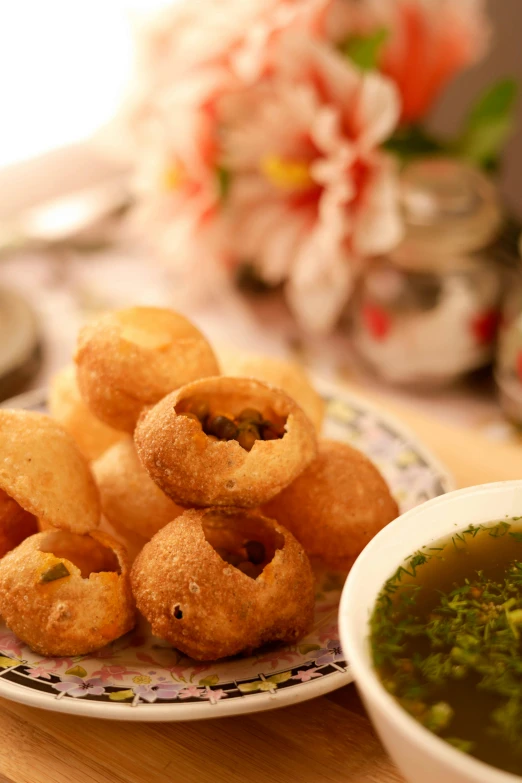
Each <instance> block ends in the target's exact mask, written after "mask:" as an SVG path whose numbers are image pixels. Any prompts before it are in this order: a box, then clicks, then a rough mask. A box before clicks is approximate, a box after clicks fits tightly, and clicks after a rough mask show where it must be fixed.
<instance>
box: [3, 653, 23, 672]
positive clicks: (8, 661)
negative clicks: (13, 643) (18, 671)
mask: <svg viewBox="0 0 522 783" xmlns="http://www.w3.org/2000/svg"><path fill="white" fill-rule="evenodd" d="M19 663H20V661H18V660H17V659H16V658H6V657H4V656H0V669H9V668H10V667H11V666H17V665H18V664H19Z"/></svg>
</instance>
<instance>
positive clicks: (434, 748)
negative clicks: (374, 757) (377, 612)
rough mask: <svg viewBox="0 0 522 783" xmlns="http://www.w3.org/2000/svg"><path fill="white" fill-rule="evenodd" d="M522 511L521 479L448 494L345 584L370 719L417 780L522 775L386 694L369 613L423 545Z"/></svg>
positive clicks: (488, 782) (348, 629) (344, 612)
mask: <svg viewBox="0 0 522 783" xmlns="http://www.w3.org/2000/svg"><path fill="white" fill-rule="evenodd" d="M506 516H509V517H513V516H522V481H502V482H498V483H496V484H483V485H481V486H478V487H470V488H468V489H461V490H458V491H456V492H450V493H448V494H447V495H441V496H440V497H438V498H435V499H434V500H430V501H428V502H427V503H424V504H423V505H422V506H418V507H417V508H414V509H412V510H411V511H408V512H407V513H406V514H403V515H402V516H401V517H399V518H398V519H396V520H395V522H392V523H391V524H390V525H388V526H387V527H385V528H384V529H383V530H381V532H380V533H379V534H378V535H377V536H376V537H375V538H374V539H373V540H372V541H371V542H370V543H369V544H368V546H367V547H366V549H365V550H364V551H363V552H362V554H361V555H360V556H359V558H358V560H357V561H356V563H355V565H354V566H353V568H352V570H351V572H350V575H349V577H348V579H347V582H346V584H345V586H344V591H343V595H342V598H341V604H340V609H339V625H340V632H341V642H342V646H343V649H344V652H345V653H346V657H347V659H348V661H349V662H350V664H351V667H352V670H353V674H354V676H355V681H356V684H357V687H358V689H359V692H360V694H361V697H362V699H363V701H364V703H365V706H366V709H367V710H368V712H369V714H370V717H371V719H372V721H373V723H374V725H375V728H376V729H377V732H378V733H379V735H380V737H381V739H382V741H383V743H384V744H385V746H386V748H387V750H388V752H389V754H390V756H391V757H392V758H393V760H394V761H395V763H396V764H397V766H398V767H399V768H400V769H401V771H402V773H403V774H404V776H405V777H406V778H407V780H408V781H410V783H515V781H518V783H520V781H521V780H522V778H520V777H518V776H516V775H511V774H508V773H506V772H500V771H499V770H497V769H495V768H493V767H490V766H489V765H487V764H484V763H483V762H481V761H477V760H476V759H474V758H472V757H471V756H468V755H466V754H465V753H462V752H461V751H459V750H456V749H455V748H452V747H451V745H448V744H447V743H446V742H444V741H443V740H441V739H439V738H438V737H437V736H436V735H434V734H432V733H431V732H429V731H428V730H427V729H425V728H424V727H423V726H421V725H420V723H418V722H417V721H416V720H414V719H413V718H411V717H410V716H409V715H408V713H407V712H405V711H404V710H403V709H402V707H400V706H399V704H398V703H397V702H396V701H395V700H394V699H393V698H392V697H391V696H390V695H389V694H388V693H387V691H386V690H385V689H384V688H383V686H382V685H381V683H380V681H379V679H378V677H377V675H376V673H375V671H374V669H373V666H372V662H371V656H370V646H369V640H368V636H369V622H368V621H369V617H370V614H371V612H372V610H373V607H374V604H375V601H376V598H377V596H378V594H379V592H380V590H381V588H382V587H383V585H384V582H385V581H386V579H388V578H389V577H390V576H391V575H392V574H393V573H394V571H395V570H396V569H397V567H398V566H399V565H400V564H401V563H402V562H403V561H404V560H405V559H406V558H407V557H409V556H410V555H411V554H413V553H414V552H415V551H416V550H417V549H420V548H421V547H423V546H425V545H426V544H429V543H430V542H433V541H435V540H437V539H440V538H443V537H444V536H447V535H449V534H450V533H451V534H452V533H454V532H456V531H457V530H459V529H463V528H465V527H467V526H468V525H469V524H471V523H473V524H480V523H482V522H490V521H492V520H499V519H504V518H505V517H506Z"/></svg>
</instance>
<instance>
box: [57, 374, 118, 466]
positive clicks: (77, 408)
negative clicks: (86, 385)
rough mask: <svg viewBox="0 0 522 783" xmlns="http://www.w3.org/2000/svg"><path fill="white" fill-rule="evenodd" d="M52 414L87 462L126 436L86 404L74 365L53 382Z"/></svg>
mask: <svg viewBox="0 0 522 783" xmlns="http://www.w3.org/2000/svg"><path fill="white" fill-rule="evenodd" d="M49 411H50V413H51V416H52V417H53V419H56V421H57V422H58V423H59V424H61V426H62V427H63V428H64V430H66V431H67V432H68V433H69V435H71V436H72V437H73V439H74V441H75V442H76V445H77V446H78V448H79V449H80V451H81V453H82V454H83V456H84V457H85V459H86V460H88V461H91V460H95V459H97V458H98V457H99V456H101V455H102V454H103V453H104V452H105V451H106V450H107V449H108V448H110V446H112V445H113V444H114V443H116V442H117V441H118V440H121V438H123V437H125V436H124V434H123V433H122V432H118V430H114V429H113V428H112V427H108V426H107V425H106V424H104V423H103V422H102V421H100V420H99V419H97V418H96V416H94V414H93V413H91V411H90V409H89V408H88V407H87V405H86V404H85V402H84V401H83V399H82V397H81V395H80V390H79V389H78V383H77V381H76V368H75V366H74V365H73V364H70V365H69V366H68V367H64V368H63V370H61V371H60V372H59V373H57V374H56V375H55V376H54V378H53V379H52V380H51V385H50V390H49Z"/></svg>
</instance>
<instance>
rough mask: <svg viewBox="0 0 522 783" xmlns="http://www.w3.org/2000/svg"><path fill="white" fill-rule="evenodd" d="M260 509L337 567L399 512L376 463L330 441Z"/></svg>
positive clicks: (312, 553) (345, 563) (346, 562)
mask: <svg viewBox="0 0 522 783" xmlns="http://www.w3.org/2000/svg"><path fill="white" fill-rule="evenodd" d="M263 511H264V512H265V513H266V514H268V515H269V516H271V517H273V518H274V519H277V520H278V521H279V522H280V523H281V524H283V525H285V526H286V527H288V529H289V530H291V531H292V533H293V534H294V536H295V537H296V538H297V540H298V541H300V543H301V544H302V545H303V547H304V549H305V551H306V552H307V553H308V554H309V555H310V556H315V557H320V558H321V559H322V560H323V561H324V562H326V563H327V564H328V565H330V566H331V567H332V568H340V569H346V568H349V567H350V566H351V565H352V563H353V561H354V559H355V558H356V557H357V556H358V555H359V553H360V552H361V551H362V550H363V549H364V547H365V546H366V544H367V543H368V541H370V539H371V538H373V536H375V535H376V534H377V533H378V532H379V530H380V529H381V528H383V527H384V526H385V525H387V524H388V523H389V522H391V521H392V520H393V519H395V518H396V517H397V515H398V513H399V511H398V507H397V503H396V502H395V500H394V499H393V498H392V496H391V494H390V491H389V489H388V486H387V484H386V482H385V480H384V479H383V477H382V476H381V474H380V473H379V471H378V470H377V468H376V467H375V465H374V464H373V463H372V462H370V460H369V459H368V458H367V457H365V456H364V454H362V453H361V452H360V451H357V450H356V449H353V448H352V447H351V446H348V445H347V444H346V443H338V442H337V441H331V440H323V441H320V442H319V454H318V456H317V458H316V459H315V460H314V461H313V462H312V464H311V465H310V466H309V467H308V468H307V469H306V470H305V471H304V473H302V474H301V475H300V476H299V477H298V478H297V479H296V480H295V481H294V482H293V483H292V484H290V486H289V487H287V488H286V489H284V490H283V492H281V494H280V495H278V496H277V497H275V498H273V500H271V501H270V502H269V503H267V504H265V505H264V507H263Z"/></svg>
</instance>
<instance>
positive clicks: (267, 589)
mask: <svg viewBox="0 0 522 783" xmlns="http://www.w3.org/2000/svg"><path fill="white" fill-rule="evenodd" d="M216 518H217V519H218V520H224V521H225V524H229V525H234V524H235V520H236V519H239V524H242V521H241V520H243V519H246V523H247V525H254V528H255V527H257V528H258V531H259V529H260V528H262V529H263V530H264V531H265V533H264V535H267V536H270V535H273V536H275V537H277V539H278V541H279V543H280V545H281V548H278V549H276V551H275V554H274V556H273V559H272V560H271V561H270V562H269V563H268V565H266V566H265V568H264V570H263V571H262V573H261V575H260V576H258V577H257V579H252V578H250V577H249V576H246V575H245V574H244V573H242V572H241V571H240V570H238V569H237V568H235V567H234V566H232V565H229V564H228V563H227V562H225V561H224V560H222V559H221V557H220V555H219V554H218V553H217V552H216V550H215V549H214V548H213V546H212V545H211V544H210V543H209V542H208V540H207V538H206V537H205V532H204V524H208V522H209V521H210V523H211V524H212V520H213V519H216ZM131 583H132V589H133V593H134V596H135V598H136V603H137V605H138V608H139V610H140V611H141V612H142V614H143V615H144V616H145V617H146V619H147V620H148V621H149V622H150V623H151V625H152V630H153V633H154V634H156V635H157V636H160V637H161V638H163V639H166V640H168V641H169V642H171V643H172V644H173V645H174V646H175V647H177V648H178V649H180V650H181V651H182V652H184V653H185V654H187V655H190V656H191V657H193V658H196V659H197V660H214V659H217V658H223V657H226V656H229V655H234V654H236V653H238V652H241V651H243V650H247V649H251V648H255V647H259V646H260V645H261V644H264V643H266V642H270V641H282V642H287V643H293V642H296V641H297V640H298V639H299V638H301V637H302V636H303V635H304V634H305V633H306V632H307V630H308V629H309V627H310V625H311V623H312V619H313V608H314V579H313V574H312V570H311V567H310V563H309V561H308V558H307V557H306V555H305V553H304V552H303V550H302V548H301V546H300V545H299V544H298V543H297V541H296V540H295V538H294V537H293V536H292V535H291V534H290V533H289V532H288V531H287V530H285V529H284V528H283V527H282V526H281V525H278V524H277V523H276V522H274V521H273V520H269V519H266V518H265V517H263V516H261V515H260V514H259V513H257V512H245V511H241V510H239V509H205V510H199V511H198V510H190V511H186V512H185V513H184V514H182V515H181V516H180V517H178V518H177V519H176V520H175V521H174V522H171V523H170V524H169V525H167V526H166V527H164V528H163V529H162V530H160V532H159V533H157V534H156V535H155V536H154V538H153V539H152V540H151V541H149V543H148V544H146V545H145V547H144V548H143V550H142V552H141V553H140V554H139V555H138V557H137V559H136V561H135V563H134V566H133V568H132V573H131ZM179 612H181V614H182V617H181V618H177V617H176V616H175V613H178V614H179Z"/></svg>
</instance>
